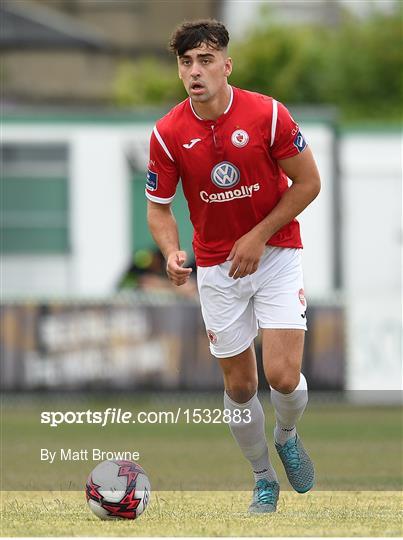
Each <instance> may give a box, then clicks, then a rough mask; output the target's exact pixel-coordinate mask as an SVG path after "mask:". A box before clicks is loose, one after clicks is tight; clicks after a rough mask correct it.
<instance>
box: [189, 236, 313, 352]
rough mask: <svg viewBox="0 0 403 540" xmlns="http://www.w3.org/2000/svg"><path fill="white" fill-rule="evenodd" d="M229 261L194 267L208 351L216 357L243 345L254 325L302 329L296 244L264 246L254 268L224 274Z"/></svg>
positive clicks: (246, 344)
mask: <svg viewBox="0 0 403 540" xmlns="http://www.w3.org/2000/svg"><path fill="white" fill-rule="evenodd" d="M230 268H231V262H230V261H228V262H224V263H222V264H219V265H216V266H207V267H203V266H199V267H198V268H197V284H198V288H199V294H200V303H201V309H202V315H203V319H204V324H205V325H206V331H207V335H208V338H209V340H210V350H211V353H212V354H213V355H214V356H216V357H217V358H226V357H231V356H235V355H236V354H239V353H241V352H242V351H244V350H246V349H247V348H248V347H249V346H250V344H251V343H252V341H253V340H254V339H255V337H256V336H257V332H258V328H259V327H260V328H298V329H301V330H306V314H305V311H306V307H307V304H306V300H305V295H304V284H303V275H302V266H301V249H295V248H279V247H266V249H265V252H264V254H263V256H262V258H261V260H260V264H259V268H258V269H257V271H256V272H255V273H254V274H252V275H250V276H245V277H244V278H241V279H236V280H234V279H233V278H230V277H229V276H228V272H229V269H230Z"/></svg>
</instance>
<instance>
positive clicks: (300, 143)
mask: <svg viewBox="0 0 403 540" xmlns="http://www.w3.org/2000/svg"><path fill="white" fill-rule="evenodd" d="M294 146H295V148H296V149H297V150H298V152H302V150H304V148H305V147H306V140H305V139H304V136H303V135H302V133H301V132H300V131H298V133H297V134H296V135H295V138H294Z"/></svg>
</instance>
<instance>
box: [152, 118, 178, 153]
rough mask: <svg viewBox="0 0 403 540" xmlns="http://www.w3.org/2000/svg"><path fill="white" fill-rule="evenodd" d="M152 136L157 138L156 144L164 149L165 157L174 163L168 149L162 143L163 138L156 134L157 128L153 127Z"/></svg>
mask: <svg viewBox="0 0 403 540" xmlns="http://www.w3.org/2000/svg"><path fill="white" fill-rule="evenodd" d="M153 131H154V135H155V136H156V137H157V140H158V142H159V143H160V145H161V146H162V148H163V149H164V151H165V153H166V155H167V156H168V157H169V159H170V160H171V161H173V162H175V160H174V158H173V157H172V156H171V153H170V152H169V150H168V148H167V145H166V144H165V143H164V140H163V138H162V137H161V135H160V134H159V132H158V129H157V126H154V129H153Z"/></svg>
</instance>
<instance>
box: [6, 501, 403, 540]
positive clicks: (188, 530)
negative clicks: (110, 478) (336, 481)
mask: <svg viewBox="0 0 403 540" xmlns="http://www.w3.org/2000/svg"><path fill="white" fill-rule="evenodd" d="M250 496H251V494H250V492H222V491H219V492H214V493H211V492H210V493H208V492H189V491H186V492H160V493H154V494H153V496H152V499H151V503H150V506H149V508H148V509H147V511H146V513H145V514H143V515H142V516H141V517H140V518H139V519H138V520H136V521H120V520H119V521H100V520H99V519H98V518H97V517H95V516H94V515H93V514H92V513H91V512H90V510H89V509H88V507H87V504H86V501H85V498H84V494H83V493H77V492H62V493H56V492H52V493H51V492H29V493H20V492H6V493H5V492H3V493H2V505H1V506H2V536H95V537H96V536H266V537H267V536H373V537H376V536H390V537H393V536H395V537H398V536H401V535H402V534H403V529H402V509H401V502H402V499H401V494H400V493H399V492H368V491H363V492H312V493H309V494H306V495H298V494H297V493H293V492H289V491H287V492H283V493H281V494H280V500H279V505H278V511H277V513H276V514H266V515H260V516H259V515H257V516H256V515H254V516H251V515H248V514H247V512H246V510H247V507H248V505H249V502H250Z"/></svg>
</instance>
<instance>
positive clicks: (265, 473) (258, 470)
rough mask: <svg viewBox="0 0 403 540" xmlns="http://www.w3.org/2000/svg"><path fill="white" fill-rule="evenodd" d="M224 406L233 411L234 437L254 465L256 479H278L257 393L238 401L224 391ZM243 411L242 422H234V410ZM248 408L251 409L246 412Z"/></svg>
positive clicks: (232, 428)
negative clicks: (241, 401) (244, 400)
mask: <svg viewBox="0 0 403 540" xmlns="http://www.w3.org/2000/svg"><path fill="white" fill-rule="evenodd" d="M224 408H225V409H228V410H230V411H231V421H230V422H229V427H230V429H231V433H232V435H233V436H234V439H235V440H236V442H237V443H238V445H239V447H240V449H241V451H242V453H243V455H244V456H245V457H246V459H247V460H249V462H250V464H251V465H252V469H253V474H254V477H255V481H256V482H257V481H258V480H261V479H262V478H265V479H267V480H268V481H269V482H272V481H273V480H276V481H277V475H276V472H275V470H274V469H273V466H272V464H271V463H270V458H269V450H268V448H267V441H266V435H265V421H264V412H263V408H262V405H261V403H260V401H259V399H258V397H257V394H255V395H254V396H253V397H252V398H251V399H250V400H249V401H247V402H246V403H236V402H235V401H233V400H232V399H231V398H230V397H229V395H228V394H227V393H226V392H224ZM236 409H239V410H240V411H241V419H242V421H241V422H236V421H235V422H234V418H235V419H236V416H234V410H236ZM246 410H249V411H250V422H246V421H245V420H249V413H248V414H246Z"/></svg>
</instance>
